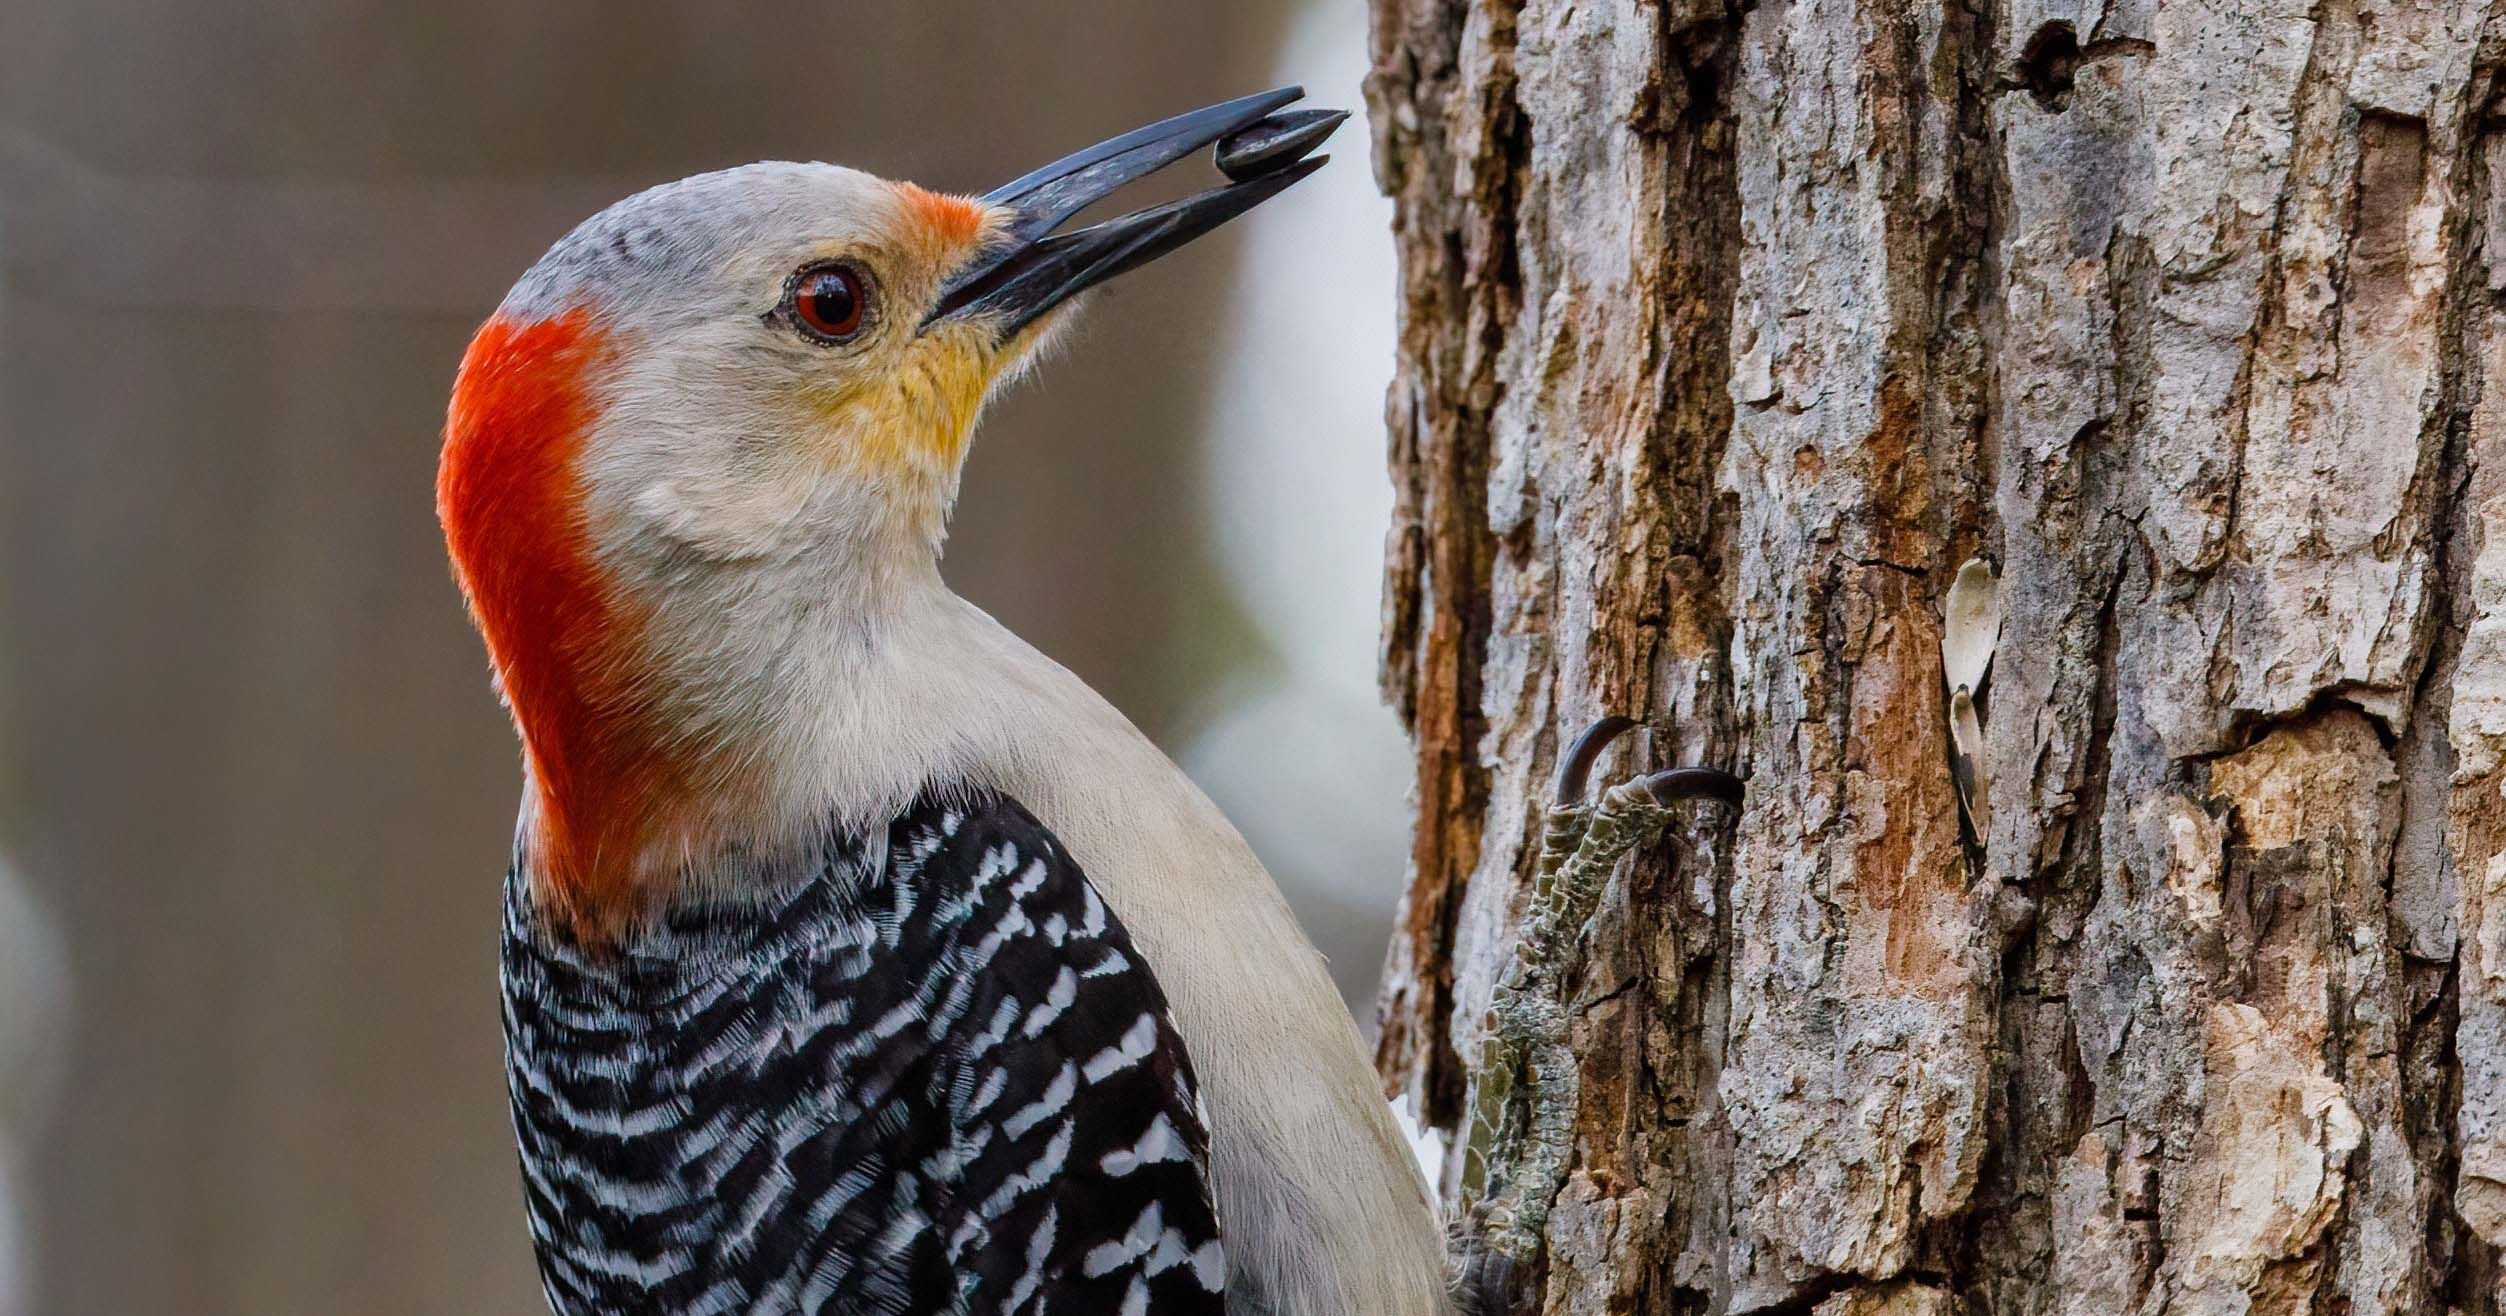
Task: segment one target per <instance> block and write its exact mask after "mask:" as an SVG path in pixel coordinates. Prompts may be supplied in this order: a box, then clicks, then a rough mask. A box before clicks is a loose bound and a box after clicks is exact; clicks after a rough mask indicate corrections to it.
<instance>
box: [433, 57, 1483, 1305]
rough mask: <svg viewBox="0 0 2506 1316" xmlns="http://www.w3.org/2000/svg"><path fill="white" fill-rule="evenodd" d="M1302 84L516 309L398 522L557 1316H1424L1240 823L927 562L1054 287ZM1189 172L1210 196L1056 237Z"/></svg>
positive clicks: (856, 180) (1432, 1268)
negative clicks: (477, 716) (454, 684)
mask: <svg viewBox="0 0 2506 1316" xmlns="http://www.w3.org/2000/svg"><path fill="white" fill-rule="evenodd" d="M1302 95H1303V93H1302V91H1301V90H1300V89H1297V88H1287V89H1283V90H1280V91H1275V92H1271V93H1266V94H1263V95H1259V96H1252V97H1246V98H1243V99H1241V100H1235V101H1229V102H1226V103H1224V104H1221V105H1215V106H1211V107H1209V108H1207V109H1203V110H1199V111H1195V112H1193V113H1190V114H1185V115H1181V116H1178V117H1176V118H1173V119H1169V120H1166V121H1164V122H1161V123H1157V124H1153V125H1150V126H1149V127H1146V128H1142V129H1139V130H1137V131H1135V132H1132V133H1128V134H1125V135H1123V136H1120V137H1117V138H1114V139H1112V140H1110V141H1107V142H1104V143H1101V144H1099V145H1097V146H1095V147H1091V148H1089V149H1087V150H1085V151H1081V152H1079V153H1077V154H1075V155H1072V156H1069V157H1067V158H1065V159H1063V160H1060V161H1057V162H1055V163H1053V164H1051V165H1047V166H1045V167H1044V168H1042V169H1039V170H1037V171H1035V172H1034V173H1031V174H1028V175H1026V176H1025V177H1022V178H1020V179H1018V180H1016V181H1015V182H1012V183H1009V184H1007V185H1005V186H1003V187H1000V188H997V189H995V190H994V191H992V192H990V193H987V194H985V195H983V196H979V197H973V196H959V195H951V194H945V193H941V192H935V191H929V190H925V189H923V188H921V187H918V186H915V185H913V184H911V183H903V182H892V181H887V180H883V179H880V178H876V177H873V176H871V175H869V174H865V173H861V172H858V171H855V170H852V169H847V168H842V167H838V166H834V165H827V164H793V163H767V164H755V165H749V166H745V167H742V168H737V169H731V170H726V171H723V172H719V173H712V174H705V175H700V176H697V177H693V178H688V179H684V180H682V181H679V182H676V183H671V184H667V185H664V186H661V187H656V188H653V189H651V190H649V191H646V192H643V193H640V194H638V195H636V196H633V197H630V198H628V199H627V200H625V201H622V202H619V203H618V204H616V205H614V206H612V207H611V208H609V209H608V210H606V211H603V212H601V213H600V214H598V215H595V216H594V217H592V218H591V219H589V220H587V221H585V222H584V223H583V224H582V225H581V226H580V227H578V228H576V229H575V230H574V231H573V232H572V233H570V234H568V235H567V236H566V237H565V238H564V239H562V240H560V241H559V242H558V243H557V244H556V246H555V247H554V248H552V249H551V250H550V251H549V252H548V253H547V254H546V255H545V256H544V257H542V258H541V259H540V260H539V262H538V263H537V264H535V265H534V266H532V268H531V269H530V270H529V271H528V272H527V273H526V274H525V275H524V276H523V277H522V279H521V280H520V282H519V283H517V284H516V285H515V286H514V288H513V290H512V292H511V293H510V294H509V295H508V296H507V297H506V298H505V299H504V301H503V303H502V304H501V305H500V306H499V307H498V309H497V310H496V312H495V313H494V315H493V316H492V317H491V318H490V319H489V320H488V321H487V322H486V323H485V325H484V326H483V327H481V328H480V330H479V331H478V333H477V335H476V337H475V339H474V340H473V341H472V342H471V344H470V347H469V350H468V352H467V354H466V355H465V357H464V359H463V361H462V363H461V367H460V370H459V374H458V377H457V379H456V382H455V385H454V390H453V397H452V402H451V406H450V409H449V417H448V420H447V424H446V433H445V443H444V450H443V459H442V465H441V469H440V472H439V476H438V487H437V505H438V513H439V515H440V518H441V520H442V523H443V527H444V532H445V537H446V540H447V544H448V547H449V550H450V554H451V558H452V562H453V570H454V576H455V578H456V579H457V581H458V583H459V584H460V586H461V589H462V591H463V594H464V597H465V599H466V601H467V603H468V605H469V609H470V613H471V616H472V619H473V620H474V622H475V623H476V625H477V628H478V629H479V631H480V632H481V634H482V637H483V639H484V640H485V643H486V648H487V650H488V655H489V658H490V666H491V669H492V671H493V674H494V678H495V682H496V686H497V689H498V692H499V694H500V696H501V698H502V700H503V702H504V704H505V706H506V708H507V709H508V711H509V712H510V714H511V716H512V719H513V722H514V725H515V727H516V729H517V731H518V733H519V737H520V740H521V744H522V751H523V754H522V757H523V765H524V791H523V801H522V807H521V815H520V819H519V822H518V825H517V829H516V839H515V844H514V850H513V859H512V865H511V868H510V870H509V872H508V875H507V878H506V881H505V895H504V904H505V915H504V924H503V986H504V990H503V1004H504V1024H505V1032H506V1058H507V1072H508V1080H509V1089H510V1094H511V1099H512V1110H513V1120H514V1126H515V1131H516V1134H517V1137H518V1140H519V1142H520V1146H521V1160H522V1174H523V1183H524V1198H525V1204H526V1210H527V1214H528V1217H529V1224H530V1228H531V1232H532V1238H533V1241H534V1244H535V1247H536V1250H537V1253H538V1258H539V1266H540V1273H541V1279H542V1285H543V1288H544V1290H545V1293H546V1296H547V1299H548V1302H549V1304H550V1306H551V1307H552V1309H554V1310H555V1311H557V1312H559V1313H561V1314H564V1316H573V1314H574V1313H595V1312H597V1313H611V1312H673V1313H677V1312H747V1311H761V1312H767V1311H770V1312H793V1311H809V1312H817V1311H826V1312H845V1313H906V1312H912V1313H923V1312H934V1313H937V1312H952V1313H955V1312H963V1313H1031V1312H1033V1313H1045V1312H1051V1313H1065V1312H1067V1313H1106V1314H1108V1316H1115V1314H1120V1316H1168V1314H1171V1313H1218V1312H1225V1313H1230V1314H1231V1316H1254V1314H1256V1313H1258V1314H1260V1316H1430V1314H1431V1313H1439V1312H1443V1311H1445V1310H1446V1299H1445V1296H1444V1294H1445V1267H1444V1259H1443V1249H1442V1246H1441V1238H1440V1233H1439V1229H1438V1226H1437V1224H1436V1220H1435V1214H1434V1210H1433V1208H1432V1207H1431V1206H1430V1204H1429V1202H1428V1200H1427V1197H1426V1193H1425V1190H1424V1187H1423V1185H1422V1182H1421V1180H1420V1177H1419V1174H1418V1171H1417V1169H1416V1167H1415V1164H1414V1162H1413V1159H1412V1155H1411V1153H1410V1151H1409V1149H1408V1148H1407V1147H1406V1146H1405V1144H1404V1142H1403V1141H1402V1139H1401V1137H1400V1136H1399V1134H1398V1133H1397V1131H1396V1130H1395V1128H1394V1125H1393V1123H1392V1121H1391V1119H1390V1116H1389V1113H1388V1110H1387V1108H1386V1106H1385V1103H1384V1100H1383V1097H1382V1095H1381V1092H1380V1089H1379V1086H1378V1083H1377V1080H1376V1077H1375V1075H1374V1073H1373V1071H1372V1069H1371V1067H1370V1066H1369V1064H1368V1061H1367V1057H1366V1053H1365V1049H1364V1047H1363V1044H1362V1042H1361V1040H1360V1038H1359V1036H1358V1032H1357V1029H1356V1027H1355V1025H1354V1023H1353V1021H1352V1020H1351V1019H1350V1017H1349V1015H1348V1013H1347V1012H1346V1010H1345V1009H1344V1008H1343V1007H1342V1005H1341V1003H1340V1000H1339V998H1338V996H1337V995H1336V993H1335V992H1334V990H1333V987H1332V983H1331V980H1330V979H1329V977H1327V976H1326V974H1325V971H1324V965H1323V961H1322V958H1321V956H1320V955H1319V954H1318V953H1317V952H1316V951H1315V950H1314V949H1313V947H1312V945H1311V944H1310V943H1309V942H1308V941H1307V940H1306V938H1305V937H1304V935H1303V934H1302V932H1301V931H1300V930H1299V929H1298V927H1297V924H1296V921H1295V919H1294V917H1293V915H1292V914H1291V913H1290V911H1289V909H1288V906H1287V903H1286V902H1285V900H1284V899H1282V897H1281V895H1280V893H1279V890H1278V888H1277V887H1276V885H1275V884H1274V883H1273V882H1272V880H1271V879H1270V877H1269V876H1268V874H1266V873H1265V872H1264V871H1263V868H1262V866H1261V864H1260V862H1259V861H1258V860H1256V859H1255V857H1254V856H1253V853H1252V852H1251V850H1250V849H1249V848H1248V847H1247V846H1246V844H1245V842H1244V840H1243V839H1242V838H1241V837H1240V836H1239V835H1238V834H1237V832H1236V830H1235V829H1234V828H1233V827H1232V826H1230V825H1229V823H1228V821H1227V819H1226V818H1225V817H1224V816H1222V815H1221V813H1220V812H1219V810H1218V809H1217V808H1216V806H1214V805H1213V804H1212V803H1211V802H1210V801H1209V799H1208V798H1206V797H1205V796H1204V795H1203V794H1202V793H1201V792H1200V791H1199V790H1198V789H1196V788H1195V787H1194V786H1193V784H1192V783H1191V782H1190V781H1189V780H1188V779H1187V778H1186V777H1185V776H1184V774H1183V773H1182V772H1181V770H1179V769H1178V768H1177V767H1176V766H1175V765H1174V764H1173V763H1172V762H1171V761H1169V760H1168V759H1167V758H1166V757H1165V756H1164V755H1163V754H1162V753H1160V752H1159V751H1158V750H1157V748H1156V747H1155V746H1153V745H1152V744H1151V743H1150V742H1149V741H1148V740H1147V739H1146V738H1145V737H1144V736H1142V735H1141V734H1140V732H1139V731H1137V730H1136V729H1134V728H1133V727H1132V725H1131V724H1130V723H1129V722H1128V721H1126V720H1125V719H1124V718H1123V716H1122V715H1121V714H1120V713H1118V712H1116V711H1115V710H1114V708H1113V707H1112V706H1111V705H1109V704H1108V703H1107V702H1106V701H1105V700H1104V699H1103V698H1101V697H1099V696H1098V695H1097V694H1096V692H1094V691H1093V690H1091V689H1089V688H1088V686H1087V685H1086V684H1084V683H1083V682H1081V681H1080V680H1079V679H1078V678H1077V677H1075V676H1073V675H1072V674H1071V673H1070V672H1068V671H1066V670H1065V669H1063V668H1062V667H1061V666H1059V665H1057V664H1056V663H1054V662H1053V661H1052V660H1050V659H1048V658H1046V657H1045V656H1043V655H1042V654H1040V653H1038V652H1037V651H1036V650H1035V649H1033V648H1031V647H1029V646H1028V645H1027V644H1025V643H1024V642H1022V641H1020V640H1019V639H1018V638H1017V637H1016V636H1014V635H1012V634H1011V633H1010V632H1009V631H1008V630H1006V629H1005V628H1003V627H1002V626H1001V625H1000V624H999V623H997V622H995V621H994V620H993V619H992V618H990V617H989V616H987V615H985V614H984V613H983V612H982V611H980V610H978V609H977V608H975V607H974V606H973V605H972V604H969V603H968V602H966V601H965V600H964V599H961V598H959V597H958V596H957V595H956V594H954V593H953V592H951V591H950V590H949V588H948V586H947V585H946V584H945V583H943V581H942V579H941V575H940V572H939V560H940V555H941V545H942V541H943V538H944V535H945V531H946V528H947V522H948V514H949V510H950V505H951V503H952V501H953V499H954V497H955V495H956V491H957V487H958V476H959V469H960V466H961V464H962V462H963V461H964V459H965V457H966V453H967V447H968V442H969V438H970V435H971V433H972V431H973V429H974V426H975V423H976V420H977V417H978V415H979V414H980V413H981V411H982V410H983V408H984V405H985V402H986V399H987V398H988V397H990V396H991V394H992V393H993V391H994V390H995V389H997V388H999V387H1001V386H1002V385H1003V384H1004V383H1006V382H1007V381H1009V380H1010V379H1012V378H1014V377H1016V376H1018V375H1019V374H1020V373H1022V372H1023V371H1024V370H1025V369H1026V368H1027V367H1028V365H1029V364H1030V363H1031V362H1032V361H1033V360H1034V359H1035V357H1036V355H1037V353H1038V350H1039V348H1040V346H1041V345H1042V344H1043V343H1044V342H1045V341H1046V340H1047V339H1049V338H1050V337H1051V336H1052V335H1053V333H1054V332H1055V330H1056V328H1057V327H1058V326H1059V325H1060V324H1061V323H1062V322H1063V320H1064V319H1065V318H1066V314H1067V308H1068V307H1069V305H1070V303H1071V299H1072V298H1073V297H1074V295H1076V294H1078V293H1080V292H1082V291H1084V290H1086V289H1088V288H1090V287H1092V286H1094V285H1096V284H1099V283H1101V282H1103V281H1104V280H1106V279H1108V278H1111V277H1113V276H1114V275H1116V274H1119V273H1122V272H1123V271H1126V270H1129V269H1131V268H1134V267H1136V266H1138V265H1140V264H1142V263H1144V262H1147V261H1149V260H1152V259H1154V258H1156V257H1157V256H1159V255H1162V254H1164V253H1166V252H1168V251H1171V250H1173V249H1175V248H1177V247H1180V246H1182V245H1184V244H1185V243H1187V242H1189V241H1191V240H1192V239H1194V238H1195V237H1198V236H1199V235H1201V234H1203V233H1205V232H1208V231H1209V230H1211V229H1213V228H1215V227H1217V226H1218V225H1220V224H1222V223H1224V222H1225V221H1227V220H1228V219H1231V218H1233V217H1234V216H1236V215H1238V214H1241V213H1242V212H1244V211H1245V210H1247V209H1249V208H1251V207H1252V206H1254V205H1255V204H1257V203H1259V202H1261V201H1262V200H1264V199H1266V198H1268V197H1270V196H1272V195H1275V194H1276V193H1278V192H1279V191H1280V190H1282V189H1283V188H1285V187H1287V186H1288V185H1290V184H1292V183H1294V182H1296V181H1297V180H1298V179H1301V178H1303V177H1305V176H1307V175H1308V174H1310V173H1311V172H1313V170H1314V169H1316V168H1317V167H1319V166H1320V165H1321V164H1322V163H1323V161H1324V160H1325V159H1326V158H1327V157H1322V156H1313V157H1310V158H1309V157H1308V156H1307V152H1308V151H1309V150H1310V149H1311V148H1312V147H1313V146H1314V145H1315V144H1316V143H1318V142H1319V141H1320V140H1321V138H1322V137H1323V136H1325V135H1328V133H1329V132H1330V130H1331V129H1332V128H1333V127H1334V126H1336V125H1337V123H1338V122H1339V120H1340V119H1341V118H1343V117H1345V116H1344V115H1341V114H1339V113H1336V112H1320V111H1312V110H1290V109H1288V108H1287V107H1288V106H1290V105H1291V104H1292V103H1294V102H1295V101H1297V100H1298V99H1300V98H1301V97H1302ZM1213 144H1216V145H1217V147H1218V149H1217V151H1216V158H1217V162H1218V163H1219V165H1220V167H1221V169H1222V172H1224V173H1225V175H1226V177H1227V181H1226V182H1224V183H1222V184H1221V185H1218V186H1214V187H1211V188H1210V189H1208V190H1206V191H1203V192H1201V193H1199V194H1197V195H1194V196H1191V197H1188V198H1186V199H1184V200H1181V201H1176V202H1172V203H1169V204H1166V205H1161V206H1157V207H1153V208H1149V209H1145V210H1140V211H1136V212H1134V213H1131V214H1127V215H1124V216H1122V217H1120V218H1116V219H1112V220H1108V221H1106V222H1103V223H1100V224H1097V225H1094V226H1092V227H1087V228H1079V229H1066V228H1065V224H1064V221H1066V220H1068V219H1069V218H1070V217H1071V216H1072V215H1074V214H1076V213H1077V212H1078V211H1079V210H1081V209H1083V208H1085V207H1086V206H1088V205H1089V204H1091V203H1093V202H1095V201H1097V200H1099V199H1100V198H1103V197H1105V196H1107V195H1108V194H1110V193H1112V192H1113V191H1115V190H1116V189H1118V188H1120V187H1121V186H1123V185H1125V184H1127V183H1129V182H1131V181H1132V180H1134V179H1137V178H1139V177H1141V176H1143V175H1145V174H1148V173H1150V172H1151V171H1154V170H1157V169H1161V168H1163V167H1165V166H1166V165H1168V164H1171V163H1172V162H1174V161H1176V160H1178V159H1181V158H1182V157H1184V156H1185V155H1188V154H1191V153H1193V152H1196V151H1198V150H1200V149H1201V148H1203V147H1207V146H1211V145H1213Z"/></svg>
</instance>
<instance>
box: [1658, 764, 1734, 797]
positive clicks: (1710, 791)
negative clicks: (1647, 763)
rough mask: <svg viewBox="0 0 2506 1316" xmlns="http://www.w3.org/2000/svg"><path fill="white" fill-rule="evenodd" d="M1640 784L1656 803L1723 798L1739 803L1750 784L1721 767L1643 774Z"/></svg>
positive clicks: (1672, 769)
mask: <svg viewBox="0 0 2506 1316" xmlns="http://www.w3.org/2000/svg"><path fill="white" fill-rule="evenodd" d="M1640 784H1641V785H1642V786H1643V787H1644V788H1645V793H1646V794H1648V795H1651V796H1652V797H1653V800H1654V803H1656V804H1669V803H1671V802H1672V801H1674V800H1699V799H1704V800H1721V801H1723V802H1724V803H1725V804H1738V803H1740V797H1741V795H1742V793H1743V792H1744V790H1745V789H1746V787H1744V786H1743V785H1742V784H1741V780H1740V778H1738V777H1735V776H1733V775H1732V774H1730V773H1728V772H1724V771H1722V770H1721V769H1719V768H1671V769H1669V770H1667V771H1663V772H1657V773H1654V774H1652V775H1651V776H1648V777H1645V778H1642V779H1641V781H1640Z"/></svg>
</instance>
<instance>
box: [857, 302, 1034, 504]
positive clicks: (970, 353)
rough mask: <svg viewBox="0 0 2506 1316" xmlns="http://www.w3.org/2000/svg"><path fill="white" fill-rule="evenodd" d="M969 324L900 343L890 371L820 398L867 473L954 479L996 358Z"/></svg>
mask: <svg viewBox="0 0 2506 1316" xmlns="http://www.w3.org/2000/svg"><path fill="white" fill-rule="evenodd" d="M987 338H988V335H986V334H985V333H983V332H981V331H980V330H977V329H975V328H974V327H972V326H961V325H948V324H942V325H936V326H934V327H933V328H932V329H930V330H929V331H927V332H925V333H924V334H922V335H921V336H920V337H918V338H915V339H913V340H912V341H910V342H907V343H905V344H903V345H902V347H901V349H900V350H899V351H898V353H897V355H896V358H895V360H894V362H893V363H892V365H891V366H890V367H889V368H888V369H885V370H881V371H878V372H876V373H875V374H873V375H871V376H870V377H868V378H862V379H856V380H853V381H851V382H850V383H849V384H848V385H847V386H846V387H843V388H841V389H837V390H831V391H830V392H828V393H826V394H824V395H822V396H821V398H820V399H819V402H820V406H821V408H822V409H823V413H824V415H825V417H826V419H827V420H828V421H829V422H831V423H832V425H833V426H834V427H836V428H837V429H839V430H840V431H841V432H842V433H843V435H844V438H845V443H844V445H843V447H844V452H845V454H846V456H847V457H848V458H849V459H850V460H852V461H855V462H859V463H860V464H862V466H864V467H865V468H867V469H866V470H865V473H866V474H873V475H879V474H890V473H898V472H913V473H918V474H924V475H947V474H950V473H953V472H954V471H955V470H956V468H957V464H958V463H959V462H961V461H963V460H964V459H965V456H966V444H967V442H968V440H969V439H970V438H971V437H972V436H973V433H974V426H975V417H976V416H977V415H978V414H980V413H981V412H982V410H983V400H984V396H985V394H987V393H989V392H990V391H991V388H992V376H993V367H994V365H995V362H996V358H997V356H998V353H997V352H996V351H995V350H994V348H993V347H992V345H991V344H990V343H989V342H988V341H987Z"/></svg>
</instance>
